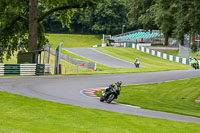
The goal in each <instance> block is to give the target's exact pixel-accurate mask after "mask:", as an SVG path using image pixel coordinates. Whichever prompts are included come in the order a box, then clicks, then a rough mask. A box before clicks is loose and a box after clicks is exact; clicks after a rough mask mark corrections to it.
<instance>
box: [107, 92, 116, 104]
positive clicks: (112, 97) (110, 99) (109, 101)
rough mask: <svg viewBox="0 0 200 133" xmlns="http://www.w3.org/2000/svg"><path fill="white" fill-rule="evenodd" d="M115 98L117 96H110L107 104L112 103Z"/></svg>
mask: <svg viewBox="0 0 200 133" xmlns="http://www.w3.org/2000/svg"><path fill="white" fill-rule="evenodd" d="M114 98H115V95H114V94H110V96H109V97H108V100H107V103H111V102H112V100H113V99H114Z"/></svg>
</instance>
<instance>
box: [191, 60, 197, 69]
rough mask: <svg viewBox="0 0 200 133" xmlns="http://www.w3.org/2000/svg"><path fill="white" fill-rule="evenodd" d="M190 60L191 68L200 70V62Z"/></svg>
mask: <svg viewBox="0 0 200 133" xmlns="http://www.w3.org/2000/svg"><path fill="white" fill-rule="evenodd" d="M190 60H191V62H190V63H191V66H192V67H193V68H195V69H199V62H198V60H197V59H196V58H190Z"/></svg>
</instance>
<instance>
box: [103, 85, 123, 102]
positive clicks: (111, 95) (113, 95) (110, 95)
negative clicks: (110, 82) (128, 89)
mask: <svg viewBox="0 0 200 133" xmlns="http://www.w3.org/2000/svg"><path fill="white" fill-rule="evenodd" d="M119 93H120V90H119V89H118V88H117V86H114V87H113V88H111V89H110V90H109V92H104V91H102V96H101V98H100V101H101V102H104V101H105V102H107V103H111V102H112V101H113V100H114V99H117V97H118V95H119Z"/></svg>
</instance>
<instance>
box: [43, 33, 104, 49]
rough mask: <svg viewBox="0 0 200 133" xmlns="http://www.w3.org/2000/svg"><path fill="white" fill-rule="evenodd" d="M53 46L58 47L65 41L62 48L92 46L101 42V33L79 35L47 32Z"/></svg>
mask: <svg viewBox="0 0 200 133" xmlns="http://www.w3.org/2000/svg"><path fill="white" fill-rule="evenodd" d="M47 38H48V39H49V42H50V44H53V45H52V47H51V48H53V49H56V47H57V46H58V45H59V44H60V43H61V42H63V45H62V48H82V47H91V46H93V45H96V44H101V43H102V41H101V39H102V36H101V35H79V34H47Z"/></svg>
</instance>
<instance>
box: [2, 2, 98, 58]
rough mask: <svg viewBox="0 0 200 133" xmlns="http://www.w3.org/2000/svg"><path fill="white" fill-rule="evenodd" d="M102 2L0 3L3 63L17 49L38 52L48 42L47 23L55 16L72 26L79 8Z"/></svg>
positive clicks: (65, 24)
mask: <svg viewBox="0 0 200 133" xmlns="http://www.w3.org/2000/svg"><path fill="white" fill-rule="evenodd" d="M97 2H101V0H73V1H72V0H3V1H0V61H2V60H3V55H4V54H5V53H7V57H10V55H11V54H12V53H13V52H14V51H17V50H29V51H34V50H38V49H41V48H42V46H43V45H44V44H45V43H46V42H47V39H46V38H45V36H44V27H43V23H42V22H43V20H44V19H45V18H47V17H48V16H50V15H52V14H55V15H57V18H58V19H59V20H60V21H61V23H62V25H63V26H67V27H69V24H70V22H71V17H72V16H73V14H74V12H75V9H81V8H87V7H94V6H96V4H97Z"/></svg>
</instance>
